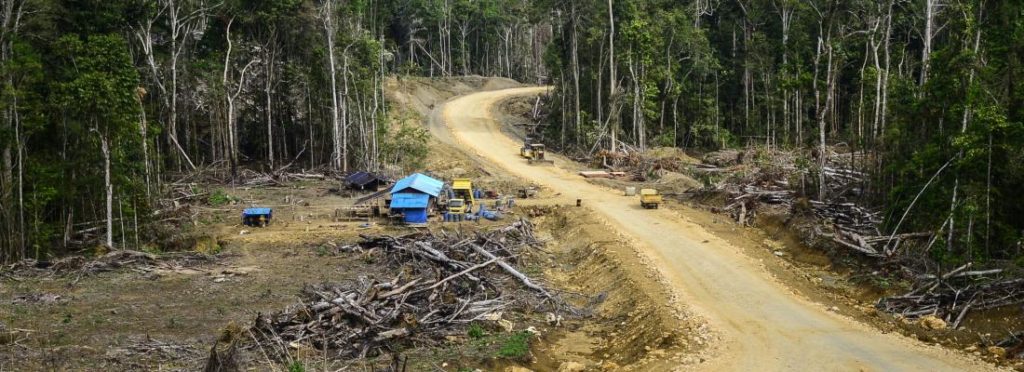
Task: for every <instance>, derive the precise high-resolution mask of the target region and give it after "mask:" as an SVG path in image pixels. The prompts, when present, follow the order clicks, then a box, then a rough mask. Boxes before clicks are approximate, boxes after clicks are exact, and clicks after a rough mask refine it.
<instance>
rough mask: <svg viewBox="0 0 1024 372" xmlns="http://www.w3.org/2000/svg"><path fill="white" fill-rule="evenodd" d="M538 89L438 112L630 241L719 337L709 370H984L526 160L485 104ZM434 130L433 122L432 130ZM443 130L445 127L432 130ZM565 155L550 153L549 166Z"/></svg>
mask: <svg viewBox="0 0 1024 372" xmlns="http://www.w3.org/2000/svg"><path fill="white" fill-rule="evenodd" d="M544 89H545V88H517V89H508V90H500V91H492V92H483V93H476V94H471V95H467V96H463V97H460V98H456V99H454V100H452V101H450V102H449V103H447V104H446V105H445V106H444V107H441V108H439V110H441V116H442V117H443V122H444V123H445V126H443V127H442V128H447V131H450V132H449V133H443V134H439V135H444V136H448V135H450V137H448V138H445V139H446V140H449V141H451V140H454V141H457V142H458V143H460V144H461V145H462V147H463V148H465V149H467V151H469V152H471V153H473V152H475V153H476V155H477V156H479V157H480V158H482V160H483V161H486V162H489V163H492V164H493V165H495V166H497V167H499V168H501V169H504V170H505V171H507V172H509V173H510V174H513V175H516V176H519V177H522V178H524V179H528V180H530V181H532V182H535V183H537V184H540V185H543V186H544V187H547V188H550V189H551V190H553V191H555V192H557V193H560V194H561V195H562V196H563V197H564V198H566V199H567V200H574V199H576V198H579V199H582V200H583V204H584V206H585V207H586V208H589V209H590V210H592V211H593V212H594V213H595V214H596V215H597V216H598V217H599V218H601V219H604V220H605V221H606V222H607V223H608V224H610V225H611V226H613V227H615V228H616V229H618V231H619V232H621V233H623V234H624V235H625V236H627V237H628V238H629V239H630V240H632V241H633V242H634V243H635V244H636V245H637V248H638V249H639V251H640V252H642V253H643V254H645V255H646V256H647V259H648V260H649V261H650V262H651V263H652V264H653V265H654V266H656V269H657V270H658V271H659V272H661V273H662V275H664V276H665V279H666V280H667V281H668V283H669V284H670V285H671V286H673V290H674V291H676V292H678V295H679V296H680V297H681V299H682V301H684V302H686V303H687V304H689V305H690V306H692V308H693V310H695V311H696V312H697V313H699V314H700V315H701V316H703V317H705V318H706V319H707V320H708V322H709V323H710V325H711V326H712V327H713V328H714V329H715V330H716V331H718V332H719V333H720V334H721V335H722V341H721V345H718V346H717V348H716V350H717V352H716V353H715V355H716V356H715V357H714V358H712V359H711V360H710V361H708V362H706V363H704V364H701V367H702V368H706V369H708V370H744V371H774V370H799V371H821V370H828V371H834V370H856V371H865V370H870V371H898V370H908V371H947V370H955V371H963V370H991V369H993V368H994V367H992V366H991V365H989V364H986V363H984V362H981V361H976V360H970V359H968V358H965V357H963V356H961V355H959V354H955V353H952V352H950V351H948V350H945V349H942V348H940V347H936V346H928V345H924V344H922V343H920V342H917V341H913V340H910V339H908V338H905V337H902V336H897V335H893V334H881V333H880V332H879V331H877V330H876V329H874V328H871V327H869V326H866V325H863V324H861V323H858V322H856V321H853V320H850V319H848V318H845V317H842V316H840V315H837V314H835V313H832V312H829V311H827V310H826V309H825V308H824V307H823V306H822V305H820V304H814V303H811V302H809V301H807V300H806V299H803V298H801V297H799V296H797V295H794V294H793V293H792V292H791V291H789V290H787V289H785V288H784V287H783V286H782V285H780V284H779V283H777V282H776V281H775V280H773V279H771V277H770V275H769V274H768V273H767V271H766V270H765V269H763V268H762V267H761V266H760V265H759V264H757V262H755V260H753V259H751V258H750V257H748V256H746V255H744V254H743V253H741V252H740V251H739V249H738V248H737V247H735V246H732V245H730V244H729V243H727V242H726V241H724V240H723V239H720V238H718V237H716V236H714V235H712V234H711V233H709V232H707V231H706V230H704V229H703V228H701V227H700V226H698V225H696V224H694V223H692V222H690V221H689V220H688V219H686V218H685V216H682V215H680V214H678V213H677V212H673V211H671V210H667V209H660V210H644V209H641V208H640V205H639V204H640V203H639V202H638V201H637V199H635V198H632V197H625V196H622V193H621V192H618V191H614V190H610V189H608V188H604V187H600V186H597V185H594V184H591V183H588V182H587V181H585V180H584V179H582V178H581V177H580V176H578V175H576V174H574V173H572V172H571V171H568V170H565V169H563V168H561V167H558V166H555V167H537V166H530V165H528V164H527V163H526V161H524V160H523V159H521V158H520V157H519V156H518V151H519V147H520V142H519V141H518V140H515V139H513V138H511V137H509V136H507V135H506V134H504V133H503V132H502V131H501V128H500V124H499V123H498V122H497V121H496V120H495V119H494V117H493V115H492V114H491V110H492V109H493V107H494V106H495V104H496V103H497V102H499V101H501V100H504V99H507V98H511V97H514V96H522V95H535V94H538V93H541V92H542V91H543V90H544ZM434 129H435V132H437V128H434ZM441 130H444V129H441ZM567 161H568V160H566V159H564V158H560V157H555V163H556V165H557V164H566V162H567Z"/></svg>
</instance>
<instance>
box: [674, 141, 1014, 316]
mask: <svg viewBox="0 0 1024 372" xmlns="http://www.w3.org/2000/svg"><path fill="white" fill-rule="evenodd" d="M825 156H826V158H825V159H824V160H825V164H824V166H820V165H819V160H820V154H817V153H811V154H801V153H798V152H794V151H782V150H777V149H773V150H766V149H758V148H755V149H748V150H745V151H737V150H726V151H720V152H716V153H710V154H707V155H705V156H704V158H703V161H704V163H702V164H699V165H695V166H694V167H693V168H692V169H691V171H692V172H693V173H694V174H696V175H698V176H702V177H703V178H704V180H705V187H704V188H703V189H699V190H695V191H692V192H691V193H692V194H695V195H696V196H699V197H705V198H708V197H712V196H719V197H722V196H724V198H725V201H724V203H723V204H724V207H715V208H712V211H715V212H720V213H728V214H729V215H731V216H732V218H733V219H734V220H736V221H737V222H738V223H739V224H741V225H747V224H750V223H751V221H752V220H754V219H755V218H757V216H758V214H759V213H760V212H761V211H763V210H765V211H767V213H774V214H777V215H782V216H786V218H787V221H789V219H790V218H793V217H795V216H801V215H803V216H805V217H810V220H811V221H813V222H812V223H811V228H806V229H805V231H803V232H804V233H805V237H806V239H807V242H808V244H812V245H813V244H816V243H817V242H821V241H831V242H833V243H835V246H836V247H839V248H840V249H843V250H847V251H849V252H853V253H855V254H856V255H859V256H861V257H865V258H867V259H868V260H866V262H867V263H868V266H870V267H874V268H875V270H876V271H874V272H873V273H872V274H871V275H879V274H880V273H882V272H885V273H888V274H891V275H895V276H897V277H901V278H903V279H906V280H907V282H909V283H911V285H910V286H911V288H910V290H909V291H908V292H906V293H904V294H902V295H896V296H891V297H884V298H881V299H880V300H879V301H878V302H877V303H876V307H877V308H878V309H880V310H882V311H886V312H889V313H892V314H898V315H900V316H903V317H905V318H909V319H917V318H924V317H935V318H936V319H938V320H941V321H943V322H945V324H948V325H949V326H950V327H952V328H957V327H959V326H960V325H961V324H962V323H963V320H964V318H965V317H966V316H967V315H968V314H969V313H970V312H971V311H975V310H985V309H993V308H998V307H1004V306H1011V305H1017V304H1021V303H1024V279H1014V278H1019V277H1020V276H1019V275H1017V276H1015V275H1009V274H1011V273H1007V272H1004V271H1003V270H1002V269H998V268H985V269H975V270H972V269H971V267H972V265H973V264H972V263H967V264H965V265H963V266H961V267H958V268H956V269H954V270H951V271H949V272H947V273H944V274H932V272H934V271H935V268H934V267H931V266H930V265H927V264H924V263H923V262H924V261H923V260H920V259H919V258H917V257H919V256H923V255H926V254H927V251H928V246H929V245H930V243H929V242H930V241H934V239H936V233H935V232H927V231H926V232H908V233H886V232H884V231H882V226H883V222H884V221H883V216H882V213H881V211H879V210H877V209H875V208H871V207H869V206H866V205H864V204H863V202H862V200H863V198H862V197H861V196H862V191H861V190H862V189H864V188H865V187H866V184H867V182H868V181H869V180H868V174H867V173H866V172H863V171H861V170H860V169H862V168H863V167H864V166H866V165H870V164H873V162H872V160H871V159H868V158H866V157H865V155H864V154H861V153H857V152H838V151H836V149H834V148H830V149H829V150H828V151H827V153H826V155H825ZM817 172H822V173H823V174H824V176H825V189H826V192H825V195H826V199H825V200H810V199H809V197H808V196H807V195H809V194H816V193H817V186H816V185H814V183H815V182H817V178H818V177H817V175H815V174H814V173H817ZM710 199H714V198H713V197H712V198H710ZM798 229H799V228H798Z"/></svg>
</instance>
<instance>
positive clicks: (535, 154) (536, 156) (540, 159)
mask: <svg viewBox="0 0 1024 372" xmlns="http://www.w3.org/2000/svg"><path fill="white" fill-rule="evenodd" d="M519 155H521V156H522V157H524V158H526V161H527V162H529V163H530V164H545V165H551V164H554V163H555V162H554V161H552V160H550V159H547V158H546V155H547V149H546V147H545V146H544V144H543V143H526V144H523V147H522V148H521V149H519Z"/></svg>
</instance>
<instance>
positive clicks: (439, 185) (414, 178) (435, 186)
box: [391, 173, 444, 197]
mask: <svg viewBox="0 0 1024 372" xmlns="http://www.w3.org/2000/svg"><path fill="white" fill-rule="evenodd" d="M443 188H444V182H441V181H438V180H436V179H433V178H430V177H427V176H425V175H422V174H420V173H416V174H413V175H411V176H409V177H405V178H403V179H401V180H399V181H398V182H397V183H395V187H392V188H391V193H392V194H398V193H400V192H403V191H408V189H413V190H415V191H418V192H422V193H424V194H427V195H430V196H433V197H437V196H438V195H440V194H441V189H443Z"/></svg>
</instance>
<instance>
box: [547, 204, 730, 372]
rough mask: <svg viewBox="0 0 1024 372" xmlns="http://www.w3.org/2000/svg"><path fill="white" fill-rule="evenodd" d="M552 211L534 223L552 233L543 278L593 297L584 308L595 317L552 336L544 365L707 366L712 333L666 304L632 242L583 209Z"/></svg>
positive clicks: (659, 283)
mask: <svg viewBox="0 0 1024 372" xmlns="http://www.w3.org/2000/svg"><path fill="white" fill-rule="evenodd" d="M549 210H550V213H547V214H546V215H544V216H542V217H539V218H536V219H535V221H536V222H537V223H538V226H540V227H541V228H543V229H545V230H547V231H549V232H550V234H551V236H550V238H551V241H550V243H549V245H550V246H551V252H552V253H553V255H554V257H553V258H554V261H553V262H551V267H550V268H549V269H547V270H546V274H547V276H548V277H549V278H550V279H551V280H552V281H553V282H554V283H557V284H558V286H559V287H560V288H562V289H563V290H565V291H568V293H573V292H575V293H588V294H591V296H592V297H591V298H590V299H589V300H588V302H587V303H579V306H581V307H583V308H587V309H590V310H592V316H593V318H592V319H584V320H581V321H577V322H573V323H570V326H569V327H567V328H566V329H564V330H555V332H554V333H553V336H554V338H553V340H552V341H549V343H548V344H545V345H541V346H540V347H539V348H538V352H539V357H540V360H541V361H545V360H556V361H557V360H562V361H565V360H566V359H568V360H569V361H576V362H580V363H583V364H585V365H587V366H601V367H604V368H611V369H618V368H620V367H621V368H626V369H633V370H651V369H655V370H662V369H669V368H668V367H669V366H673V365H688V364H696V363H700V362H702V361H703V360H704V357H703V356H702V355H701V353H702V352H703V351H704V350H705V348H706V347H707V346H708V344H709V342H711V341H712V340H713V338H714V335H713V334H712V333H711V331H710V329H709V328H708V327H707V325H706V323H704V321H703V320H702V319H700V318H699V317H696V316H694V315H692V314H689V313H687V312H683V311H680V310H678V309H677V308H676V307H674V306H667V303H668V302H670V301H671V299H672V297H673V294H672V293H671V291H669V290H668V289H667V288H666V286H665V283H664V282H663V281H661V280H659V279H660V278H659V276H658V274H657V273H655V272H654V271H653V270H652V269H651V267H650V266H649V265H648V264H647V263H645V262H644V261H643V259H642V258H641V256H640V255H638V254H637V252H636V251H635V250H634V249H633V248H632V246H631V244H630V243H629V242H628V241H626V240H624V239H623V238H622V237H621V236H620V235H618V234H616V233H614V231H613V230H611V229H609V228H608V227H607V226H606V225H605V224H604V223H602V222H601V221H598V220H596V219H594V218H593V217H592V216H591V215H590V213H589V212H587V211H586V210H583V209H577V208H574V207H569V208H551V209H549ZM542 366H543V365H542ZM540 370H545V369H544V368H540Z"/></svg>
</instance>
